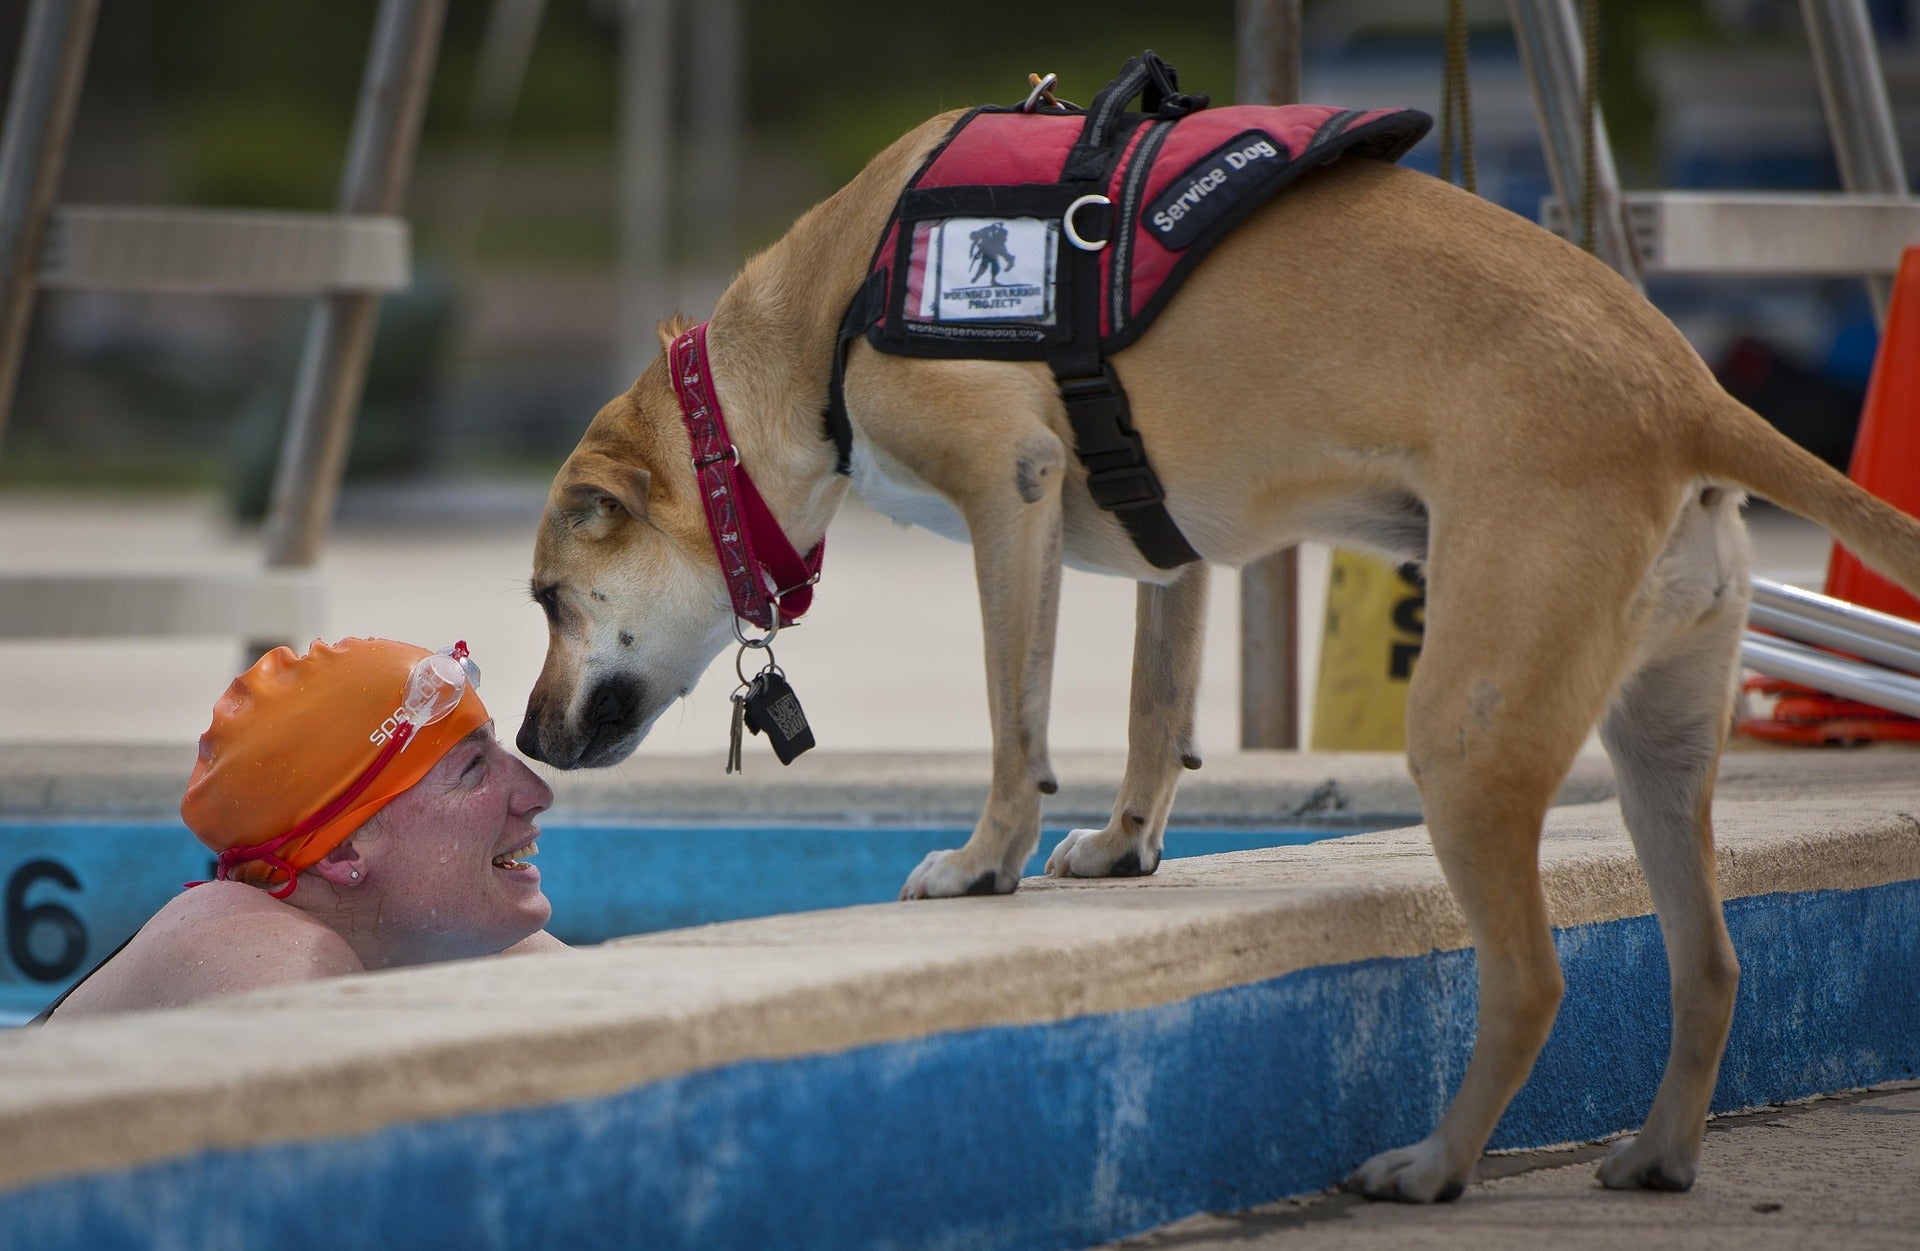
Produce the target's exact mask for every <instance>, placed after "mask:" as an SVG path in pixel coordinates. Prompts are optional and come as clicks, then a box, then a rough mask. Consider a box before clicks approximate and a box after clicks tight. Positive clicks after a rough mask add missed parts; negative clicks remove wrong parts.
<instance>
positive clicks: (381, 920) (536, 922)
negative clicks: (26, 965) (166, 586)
mask: <svg viewBox="0 0 1920 1251" xmlns="http://www.w3.org/2000/svg"><path fill="white" fill-rule="evenodd" d="M479 679H480V671H479V669H478V667H476V666H475V665H474V663H473V661H472V660H471V659H470V658H469V657H468V656H467V650H466V645H465V644H464V643H459V644H455V645H454V646H453V647H451V648H447V649H445V650H442V651H439V652H430V651H428V650H427V649H425V648H423V647H414V646H411V645H410V644H406V643H395V642H390V641H388V640H385V639H362V638H349V639H342V640H341V641H340V642H339V643H337V644H333V645H328V644H325V643H321V642H317V641H316V642H315V643H314V644H313V646H312V648H311V649H310V650H309V651H308V652H307V654H306V655H304V656H296V655H294V653H293V652H292V651H291V650H290V649H288V648H285V647H280V648H275V649H274V650H273V651H271V652H269V653H267V654H266V655H265V656H263V657H261V658H260V660H259V661H258V663H256V664H255V665H254V666H253V668H251V669H249V670H248V671H247V672H246V673H244V674H242V675H241V676H240V677H238V678H236V679H235V680H234V682H233V685H232V686H230V687H228V688H227V692H226V694H225V695H223V696H221V697H220V702H219V703H217V704H215V705H214V708H213V725H212V726H211V727H210V728H209V729H208V730H207V732H206V733H205V734H203V735H201V736H200V756H199V760H198V762H197V763H196V764H195V765H194V769H193V776H192V779H191V780H190V781H189V782H188V783H187V791H186V795H185V797H184V798H183V799H182V800H181V802H180V815H181V817H182V818H183V819H184V820H185V821H186V823H187V828H188V829H190V830H192V831H193V833H194V835H195V836H196V837H197V838H199V839H200V841H201V842H203V843H205V844H206V845H207V846H208V847H210V848H212V849H213V850H214V851H216V852H218V853H219V861H218V868H217V869H216V872H215V876H216V878H217V879H218V880H215V881H211V882H201V883H196V884H194V886H193V888H192V889H190V890H186V891H183V892H182V893H181V894H180V895H179V896H178V897H176V898H175V899H173V900H172V901H171V902H169V903H168V904H167V905H166V907H164V908H162V909H160V911H159V912H158V913H156V914H155V915H154V917H153V919H152V920H150V921H148V922H147V923H146V925H145V926H143V927H142V928H141V929H140V932H139V933H137V934H135V935H134V936H133V937H132V938H131V939H129V940H128V941H127V942H126V943H125V944H124V945H123V946H122V947H121V948H120V950H118V951H116V952H115V953H114V954H113V955H111V956H109V957H108V958H107V959H106V960H105V961H104V962H103V963H102V964H100V965H99V966H98V967H97V968H95V969H94V970H93V972H92V973H90V974H88V975H87V976H86V977H85V978H83V979H82V980H81V981H80V982H79V983H77V984H76V985H75V986H74V987H73V988H72V989H71V990H69V991H68V992H67V993H66V994H65V995H63V996H61V997H60V998H59V999H58V1000H55V1001H54V1003H53V1005H52V1007H51V1008H49V1009H48V1011H47V1012H46V1013H43V1014H42V1018H41V1019H43V1020H45V1019H48V1018H49V1017H51V1018H52V1019H54V1020H56V1021H65V1020H69V1019H71V1018H74V1017H80V1016H86V1015H92V1014H95V1013H104V1012H127V1011H132V1010H136V1009H142V1008H172V1007H178V1006H180V1005H182V1004H188V1003H193V1002H195V1001H197V1000H201V999H206V998H210V997H212V996H215V995H227V994H233V993H235V992H237V991H244V990H255V989H258V988H260V987H264V986H280V985H286V984H288V983H292V982H306V981H313V980H316V979H319V978H325V977H337V976H339V975H340V974H343V973H359V972H362V971H365V970H371V969H390V968H398V967H400V966H403V965H412V964H428V963H432V962H434V961H440V960H459V959H466V958H470V957H475V956H490V955H500V954H509V953H516V952H523V951H544V950H554V949H561V948H564V947H565V944H564V943H562V942H560V940H558V939H556V938H554V937H552V936H551V935H549V934H548V933H546V931H545V930H544V929H543V928H542V927H543V926H545V925H546V923H547V918H548V917H549V916H550V915H551V913H552V907H551V905H549V904H548V902H547V897H546V895H544V894H543V893H541V890H540V872H539V870H538V869H535V868H534V867H533V866H532V865H531V864H529V863H527V861H528V860H529V859H530V858H531V857H532V856H533V854H534V850H535V840H536V839H537V838H539V836H540V830H539V827H538V826H536V825H535V824H534V818H535V817H536V816H538V815H539V814H540V813H541V812H543V811H545V809H546V808H547V806H548V805H549V804H551V803H552V802H553V790H552V788H551V787H549V786H548V785H547V784H546V783H545V782H544V781H542V780H541V779H540V778H539V777H537V776H536V775H535V774H534V772H533V771H532V770H531V769H529V768H527V766H526V765H525V764H523V763H521V761H520V759H519V757H517V756H515V755H514V754H513V753H512V752H511V751H509V750H507V749H506V748H505V747H503V746H502V745H501V743H500V741H499V739H498V738H496V737H495V735H494V727H493V721H492V719H491V718H490V717H489V716H488V714H487V710H486V706H485V705H483V704H482V703H481V702H480V694H479V691H478V689H477V688H478V686H479Z"/></svg>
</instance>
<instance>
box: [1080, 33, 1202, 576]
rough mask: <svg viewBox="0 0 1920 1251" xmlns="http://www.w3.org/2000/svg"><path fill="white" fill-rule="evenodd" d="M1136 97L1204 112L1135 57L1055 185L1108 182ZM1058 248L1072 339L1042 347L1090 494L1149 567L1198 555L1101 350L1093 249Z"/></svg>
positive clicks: (1176, 113)
mask: <svg viewBox="0 0 1920 1251" xmlns="http://www.w3.org/2000/svg"><path fill="white" fill-rule="evenodd" d="M1137 95H1138V96H1142V97H1143V98H1142V100H1141V105H1142V107H1143V109H1144V110H1145V112H1146V114H1147V115H1149V116H1154V117H1164V118H1167V119H1171V118H1174V117H1181V116H1184V115H1185V114H1187V113H1189V112H1192V111H1193V110H1194V109H1195V108H1205V107H1206V103H1207V101H1206V97H1205V96H1186V95H1181V94H1180V92H1179V83H1178V81H1177V79H1176V78H1175V76H1174V72H1173V67H1172V66H1169V65H1168V64H1167V63H1166V62H1164V61H1162V60H1161V59H1160V58H1159V57H1157V56H1154V55H1153V54H1152V53H1151V52H1149V53H1147V54H1145V55H1144V56H1137V57H1133V58H1132V59H1130V60H1129V61H1128V62H1127V63H1126V65H1125V66H1123V67H1122V68H1121V70H1120V73H1119V75H1118V76H1117V77H1116V78H1115V79H1114V80H1113V81H1112V82H1111V83H1109V84H1107V86H1106V87H1105V88H1104V89H1102V91H1101V92H1100V94H1099V95H1098V96H1095V97H1094V101H1093V104H1092V106H1091V107H1089V108H1088V110H1087V122H1086V125H1085V126H1084V127H1083V128H1082V129H1081V132H1080V140H1079V142H1078V143H1076V144H1074V146H1073V149H1072V151H1071V152H1069V153H1068V154H1067V163H1066V168H1065V170H1064V171H1063V172H1062V174H1061V179H1062V181H1068V182H1071V181H1078V180H1084V181H1085V182H1086V184H1087V185H1088V187H1089V188H1090V189H1091V190H1092V191H1101V190H1102V189H1104V188H1105V187H1106V185H1107V182H1108V177H1109V175H1110V174H1111V173H1112V170H1113V165H1114V162H1115V161H1117V160H1118V159H1119V157H1120V152H1121V150H1122V149H1123V148H1125V146H1126V143H1127V140H1128V139H1129V138H1130V137H1131V136H1132V134H1133V133H1134V126H1131V125H1125V124H1123V122H1122V118H1121V113H1122V111H1123V110H1125V108H1126V107H1127V105H1128V104H1129V103H1131V102H1132V100H1133V98H1134V97H1135V96H1137ZM1107 218H1108V221H1109V222H1110V223H1111V225H1110V227H1109V229H1108V230H1107V232H1106V233H1107V236H1108V246H1110V247H1111V246H1115V241H1117V240H1118V239H1119V238H1120V234H1121V232H1122V231H1124V230H1126V229H1128V222H1127V221H1126V220H1124V219H1121V218H1120V217H1119V216H1118V215H1117V214H1114V213H1112V211H1111V210H1109V211H1108V214H1107ZM1062 252H1063V253H1064V254H1065V257H1064V259H1065V260H1066V271H1067V272H1066V274H1065V278H1066V281H1067V282H1068V283H1069V284H1070V285H1069V286H1068V290H1069V291H1070V292H1071V293H1072V294H1071V299H1072V300H1073V305H1074V308H1073V318H1072V321H1071V323H1070V324H1071V326H1072V329H1073V340H1072V342H1070V343H1067V344H1062V345H1060V346H1059V347H1056V348H1054V349H1053V350H1052V351H1050V352H1048V354H1047V365H1048V367H1049V368H1050V369H1052V370H1053V380H1054V384H1055V385H1056V386H1058V387H1059V388H1060V399H1061V401H1062V402H1063V403H1064V404H1065V405H1066V408H1067V421H1068V422H1069V423H1070V424H1071V425H1072V426H1073V442H1074V454H1075V455H1077V456H1078V457H1079V458H1080V463H1081V464H1082V465H1085V466H1086V468H1087V493H1088V494H1089V495H1091V496H1093V502H1094V503H1095V504H1097V505H1099V506H1100V507H1101V508H1103V509H1105V510H1106V511H1107V512H1110V513H1112V514H1113V515H1114V516H1115V517H1117V518H1118V519H1119V521H1120V524H1121V525H1123V526H1125V527H1126V529H1127V534H1128V535H1129V536H1130V537H1131V538H1132V539H1133V545H1134V546H1135V547H1137V548H1139V549H1140V554H1141V555H1142V556H1145V557H1146V558H1147V560H1148V561H1149V562H1150V563H1151V564H1152V565H1153V566H1154V567H1155V568H1157V569H1175V568H1178V567H1179V566H1181V565H1185V564H1190V563H1191V562H1193V561H1196V560H1199V559H1200V553H1198V552H1196V551H1194V550H1193V545H1192V544H1190V543H1188V542H1187V536H1186V535H1184V534H1182V533H1180V526H1179V524H1178V523H1177V522H1175V521H1174V519H1173V515H1172V514H1171V513H1169V512H1167V505H1166V499H1167V493H1166V490H1165V489H1164V488H1163V487H1162V486H1161V485H1160V478H1159V476H1158V475H1156V474H1155V473H1154V472H1153V466H1152V465H1151V464H1149V463H1148V462H1147V449H1146V445H1145V444H1144V443H1142V442H1141V440H1140V434H1139V432H1138V431H1136V430H1135V429H1134V428H1133V408H1132V406H1131V405H1130V404H1129V403H1128V402H1127V389H1126V387H1125V386H1123V385H1121V382H1120V375H1119V374H1117V373H1115V372H1114V368H1113V364H1112V362H1110V361H1107V360H1105V359H1103V358H1102V357H1101V354H1100V261H1099V253H1097V252H1085V251H1081V250H1080V249H1078V248H1074V247H1067V248H1063V249H1062ZM1116 281H1117V279H1116Z"/></svg>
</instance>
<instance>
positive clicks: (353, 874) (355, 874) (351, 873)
mask: <svg viewBox="0 0 1920 1251" xmlns="http://www.w3.org/2000/svg"><path fill="white" fill-rule="evenodd" d="M347 876H348V877H350V878H352V879H353V880H354V881H356V882H357V881H359V880H360V870H358V869H348V870H347Z"/></svg>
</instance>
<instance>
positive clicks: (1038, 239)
mask: <svg viewBox="0 0 1920 1251" xmlns="http://www.w3.org/2000/svg"><path fill="white" fill-rule="evenodd" d="M1038 95H1039V92H1038V90H1037V89H1036V92H1035V97H1038ZM1136 96H1138V97H1140V98H1141V105H1142V111H1141V112H1138V113H1128V112H1127V111H1126V109H1127V105H1128V104H1129V103H1131V102H1132V100H1133V99H1134V98H1135V97H1136ZM1036 105H1037V107H1036ZM1432 124H1433V123H1432V119H1431V118H1429V117H1428V116H1427V115H1426V114H1424V113H1420V112H1416V111H1414V110H1412V109H1369V110H1365V111H1358V110H1353V109H1341V108H1335V107H1332V106H1329V105H1315V104H1299V105H1288V106H1284V107H1278V108H1275V107H1267V106H1261V105H1234V106H1232V107H1228V108H1219V109H1209V108H1207V98H1206V97H1205V96H1203V95H1188V94H1182V93H1181V92H1180V91H1179V89H1178V78H1177V75H1176V74H1175V72H1174V70H1173V69H1172V67H1171V66H1168V65H1167V64H1166V63H1165V62H1163V61H1161V60H1160V58H1158V57H1157V56H1155V55H1154V54H1153V53H1151V52H1148V53H1145V54H1143V55H1141V56H1138V57H1134V58H1132V59H1131V60H1129V61H1128V62H1127V64H1126V65H1125V66H1124V67H1122V69H1121V71H1120V75H1119V76H1118V77H1117V78H1115V79H1114V80H1113V82H1111V83H1109V84H1108V85H1107V86H1106V88H1105V89H1104V90H1102V91H1101V92H1100V94H1099V95H1098V96H1096V97H1095V98H1094V101H1093V103H1092V105H1091V106H1089V107H1088V108H1086V109H1084V110H1082V109H1079V108H1076V107H1074V106H1072V105H1054V106H1051V107H1049V106H1047V105H1045V104H1038V103H1037V99H1035V98H1030V99H1029V101H1028V102H1027V103H1026V104H1023V105H1017V106H1014V107H1011V108H1004V107H995V106H989V107H985V108H978V109H974V110H972V111H971V112H969V113H967V114H966V115H965V116H964V117H962V118H961V119H960V120H959V121H958V122H957V123H955V124H954V127H953V129H952V131H950V132H949V133H948V135H947V137H946V139H945V140H944V141H943V142H942V143H941V144H940V146H939V147H938V148H936V149H935V150H934V152H933V154H932V156H930V157H929V158H928V159H927V161H926V162H925V163H924V164H923V165H922V166H921V168H920V169H919V171H918V172H916V173H915V174H914V176H913V178H912V179H911V180H910V181H909V182H908V183H907V185H906V188H905V189H904V190H903V191H902V192H901V194H900V199H899V202H898V203H897V204H896V205H895V207H894V212H893V217H892V220H891V221H889V223H888V224H887V228H886V231H885V232H884V234H883V235H882V237H881V240H880V245H879V247H878V248H877V249H875V251H874V255H873V261H872V264H871V266H870V268H869V273H868V278H867V282H866V284H865V285H864V286H863V287H862V288H861V290H860V293H859V294H858V295H857V296H856V297H855V299H854V301H853V305H852V307H850V308H849V309H848V310H847V317H846V320H845V322H844V323H843V325H842V328H841V341H842V348H843V351H844V346H845V343H846V342H847V341H848V340H849V339H851V338H853V337H856V336H858V335H860V334H864V335H865V336H866V338H867V341H868V342H869V343H871V344H872V345H873V346H874V347H875V348H878V349H879V350H881V351H883V352H890V353H895V354H899V355H907V356H933V357H948V358H953V357H964V358H973V359H982V358H984V359H999V360H1045V361H1047V362H1048V363H1049V364H1050V365H1051V366H1052V368H1053V372H1054V376H1055V378H1056V379H1057V381H1058V383H1059V385H1060V392H1061V397H1062V399H1063V400H1064V401H1065V402H1066V405H1067V412H1068V417H1069V418H1070V419H1071V421H1072V423H1073V427H1074V433H1075V438H1076V444H1077V446H1076V448H1075V450H1076V453H1077V454H1078V455H1079V457H1080V459H1081V460H1082V462H1083V463H1085V464H1086V466H1087V469H1088V475H1089V476H1088V488H1089V490H1090V491H1091V492H1092V494H1093V497H1094V500H1095V501H1096V502H1097V503H1098V504H1099V505H1100V506H1101V507H1102V508H1106V509H1108V510H1110V511H1112V512H1114V513H1115V514H1116V515H1117V516H1118V517H1119V519H1120V520H1121V522H1122V523H1123V524H1125V525H1126V527H1127V529H1128V531H1129V533H1130V534H1131V535H1132V536H1133V539H1134V542H1135V544H1136V545H1137V546H1139V548H1140V550H1141V552H1142V553H1143V554H1144V555H1146V556H1147V558H1148V559H1149V560H1150V561H1152V562H1153V564H1155V565H1156V566H1158V567H1160V568H1173V567H1175V566H1178V565H1181V564H1185V563H1186V562H1188V561H1191V560H1197V559H1199V557H1198V554H1197V553H1195V552H1194V551H1193V549H1192V548H1191V547H1190V546H1188V544H1187V542H1186V540H1185V538H1184V536H1182V535H1181V534H1180V531H1179V529H1178V527H1177V526H1176V525H1175V524H1174V522H1173V519H1172V518H1171V517H1170V516H1168V514H1167V512H1166V509H1165V507H1164V504H1163V502H1162V501H1163V500H1164V498H1165V497H1164V493H1163V492H1162V491H1161V489H1160V484H1159V481H1158V479H1157V478H1155V477H1154V474H1153V470H1152V468H1151V466H1150V465H1148V463H1147V459H1146V454H1145V450H1144V448H1142V447H1141V444H1140V438H1139V436H1138V435H1137V434H1136V433H1135V432H1134V431H1133V428H1132V423H1131V419H1130V415H1129V412H1128V408H1127V401H1126V392H1125V389H1124V388H1123V387H1122V386H1121V384H1120V380H1119V377H1118V375H1117V374H1116V373H1115V372H1114V369H1113V366H1112V364H1111V363H1110V362H1108V361H1107V360H1106V359H1105V358H1106V357H1107V356H1108V355H1110V354H1111V353H1114V352H1117V351H1119V350H1120V349H1122V348H1124V347H1126V346H1127V345H1129V344H1131V343H1133V342H1134V341H1135V340H1136V339H1138V338H1139V337H1140V336H1141V335H1142V334H1144V333H1145V332H1146V330H1147V328H1148V327H1149V326H1151V325H1152V324H1153V319H1154V318H1155V317H1156V316H1157V315H1158V314H1159V313H1160V311H1161V310H1162V309H1164V308H1165V307H1166V304H1167V301H1169V300H1170V299H1172V298H1173V294H1174V292H1175V291H1177V290H1178V289H1179V286H1180V283H1181V281H1182V280H1183V279H1185V278H1186V276H1187V275H1188V274H1189V273H1191V272H1192V271H1193V268H1194V266H1196V265H1198V264H1199V263H1200V261H1201V260H1202V259H1203V258H1204V257H1205V256H1206V254H1207V252H1208V251H1209V250H1210V249H1211V248H1212V247H1213V245H1214V244H1216V243H1218V242H1219V241H1220V240H1221V239H1222V238H1223V237H1225V235H1226V233H1227V232H1228V231H1229V230H1231V229H1232V228H1233V227H1234V226H1236V225H1238V224H1239V223H1240V222H1241V221H1243V220H1245V219H1246V217H1247V216H1248V215H1249V214H1251V213H1253V212H1254V210H1256V209H1258V208H1259V207H1260V206H1261V205H1262V204H1264V203H1265V202H1266V201H1267V200H1268V199H1269V198H1270V197H1272V196H1273V195H1274V194H1276V193H1277V192H1279V191H1280V190H1281V189H1282V188H1284V187H1286V186H1287V185H1289V184H1290V183H1292V182H1294V181H1296V180H1297V179H1298V178H1300V176H1301V175H1303V174H1305V173H1306V172H1307V171H1309V170H1311V169H1313V168H1315V167H1317V166H1320V165H1325V164H1327V163H1329V162H1331V161H1334V160H1336V159H1338V158H1339V157H1341V156H1346V155H1355V156H1366V157H1371V158H1374V159H1376V160H1384V161H1394V160H1398V159H1399V158H1400V157H1401V156H1403V155H1405V153H1406V152H1407V151H1408V150H1409V149H1410V148H1412V147H1413V145H1414V144H1415V143H1417V142H1419V140H1420V139H1421V137H1422V136H1423V135H1425V134H1426V132H1427V130H1428V129H1429V128H1430V127H1431V126H1432ZM840 381H841V379H840V361H839V360H836V364H835V373H834V380H833V395H832V399H831V403H830V407H829V412H828V424H829V428H830V429H831V430H832V432H833V435H834V437H835V438H836V439H838V440H840V445H841V449H842V467H843V469H844V468H845V467H846V465H847V453H848V450H849V449H850V446H851V429H850V427H848V426H847V425H846V424H845V423H846V415H845V411H844V407H843V403H842V398H841V387H840Z"/></svg>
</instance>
